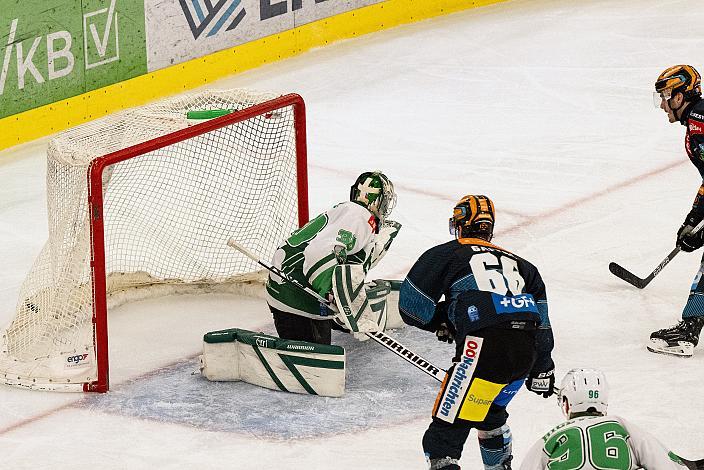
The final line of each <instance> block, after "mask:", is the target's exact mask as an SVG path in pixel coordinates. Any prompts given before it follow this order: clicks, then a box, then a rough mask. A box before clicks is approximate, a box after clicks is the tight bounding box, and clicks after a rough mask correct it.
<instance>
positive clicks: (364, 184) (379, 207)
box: [350, 171, 396, 221]
mask: <svg viewBox="0 0 704 470" xmlns="http://www.w3.org/2000/svg"><path fill="white" fill-rule="evenodd" d="M350 201H352V202H356V203H357V204H361V205H362V206H364V207H366V208H367V209H369V212H371V213H372V214H374V215H375V216H376V218H378V219H379V220H382V221H383V220H384V219H386V217H388V216H389V214H391V211H392V210H393V209H394V207H395V206H396V193H395V192H394V185H393V183H391V180H390V179H389V178H387V177H386V175H385V174H383V173H382V172H380V171H366V172H364V173H362V174H361V175H359V177H357V181H355V182H354V184H353V185H352V187H351V188H350Z"/></svg>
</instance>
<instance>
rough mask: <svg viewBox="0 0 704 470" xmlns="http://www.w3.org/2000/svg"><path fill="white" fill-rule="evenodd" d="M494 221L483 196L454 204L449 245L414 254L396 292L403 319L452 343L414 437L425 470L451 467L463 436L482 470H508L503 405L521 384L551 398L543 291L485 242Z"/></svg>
mask: <svg viewBox="0 0 704 470" xmlns="http://www.w3.org/2000/svg"><path fill="white" fill-rule="evenodd" d="M494 219H495V212H494V204H493V202H492V201H491V200H490V199H489V198H488V197H486V196H479V195H468V196H465V197H464V198H462V200H460V201H459V202H458V203H457V205H456V206H455V207H454V210H453V214H452V217H451V218H450V232H451V233H452V234H453V235H454V236H455V239H454V240H451V241H448V242H446V243H443V244H441V245H438V246H435V247H433V248H430V249H429V250H427V251H426V252H425V253H423V255H421V257H420V258H419V259H418V261H416V263H415V264H414V265H413V267H412V268H411V270H410V271H409V273H408V275H407V276H406V279H405V280H404V282H403V284H402V285H401V292H400V296H399V310H400V312H401V317H402V318H403V320H404V321H405V322H406V323H408V324H410V325H413V326H416V327H418V328H421V329H424V330H427V331H432V332H435V333H436V335H437V336H438V339H441V340H452V339H453V337H454V339H456V342H457V348H456V351H455V357H454V358H453V362H454V365H453V366H452V367H451V368H450V370H449V371H448V374H447V377H446V379H445V381H444V382H443V384H442V386H441V390H440V393H439V394H438V398H437V400H436V404H435V407H434V410H433V420H432V422H431V423H430V426H429V427H428V430H427V431H426V432H425V435H424V436H423V450H424V452H425V454H426V457H427V460H428V463H429V468H430V469H432V470H436V469H443V470H457V469H459V468H460V467H459V459H460V457H461V454H462V449H463V447H464V444H465V441H466V440H467V438H468V436H469V433H470V431H471V430H472V429H476V430H477V433H478V439H479V448H480V451H481V456H482V461H483V463H484V468H485V469H487V470H499V469H501V470H505V469H510V468H511V459H512V455H511V447H512V444H511V442H512V437H511V430H510V428H509V426H508V425H507V424H506V423H507V419H508V413H507V412H506V406H507V405H508V403H509V402H510V401H511V399H512V398H513V397H514V396H515V394H516V393H517V392H518V390H519V389H520V388H521V386H522V385H523V383H524V382H525V383H526V386H527V387H528V389H530V390H531V391H533V392H535V393H538V394H540V395H543V396H544V397H546V398H547V397H549V396H550V395H551V394H552V393H553V385H554V364H553V361H552V358H551V351H552V348H553V336H552V330H551V328H550V322H549V319H548V305H547V297H546V294H545V285H544V284H543V280H542V278H541V276H540V273H539V272H538V269H537V268H536V267H535V266H534V265H533V264H531V263H530V262H528V261H526V260H525V259H523V258H521V257H519V256H517V255H515V254H513V253H511V252H509V251H507V250H505V249H503V248H500V247H498V246H496V245H494V244H493V243H491V240H492V237H493V232H494ZM443 296H444V300H441V298H442V297H443Z"/></svg>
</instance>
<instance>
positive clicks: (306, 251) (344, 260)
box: [266, 171, 401, 344]
mask: <svg viewBox="0 0 704 470" xmlns="http://www.w3.org/2000/svg"><path fill="white" fill-rule="evenodd" d="M395 204H396V193H395V192H394V186H393V184H392V183H391V181H390V180H389V178H387V177H386V175H384V174H383V173H382V172H380V171H370V172H364V173H362V174H361V175H359V177H358V178H357V180H356V181H355V182H354V184H353V185H352V187H351V188H350V200H349V201H346V202H342V203H340V204H337V205H335V206H334V207H333V208H331V209H329V210H328V211H326V212H324V213H322V214H320V215H319V216H317V217H316V218H314V219H313V220H311V221H310V222H308V223H307V224H306V225H304V226H303V227H301V228H300V229H298V230H296V231H295V232H293V233H292V234H291V236H290V237H289V238H287V239H286V240H285V241H284V243H283V244H282V245H281V246H280V247H279V249H278V250H277V251H276V253H275V254H274V257H273V260H272V265H274V266H275V267H277V268H279V269H280V270H281V271H283V272H284V273H286V274H287V275H288V276H290V277H291V278H293V279H295V280H296V281H298V282H300V283H301V284H302V285H303V286H306V287H310V288H312V289H313V290H314V291H316V292H317V293H319V294H320V295H321V296H323V297H325V298H327V299H330V300H331V301H334V303H335V304H336V305H337V310H338V311H339V312H340V313H339V314H335V313H334V312H333V311H331V310H330V309H328V308H327V307H326V306H324V305H321V304H320V302H319V301H318V300H316V299H315V298H314V297H313V296H311V295H308V294H306V293H305V292H303V291H302V290H301V289H300V288H298V287H296V286H294V285H292V284H291V283H288V282H286V281H285V280H283V279H281V278H280V277H279V276H277V275H275V274H273V273H272V274H270V275H269V279H268V281H267V284H266V299H267V303H268V304H269V309H270V310H271V313H272V315H273V317H274V325H275V326H276V331H277V332H278V334H279V336H280V337H281V338H285V339H291V340H300V341H310V342H314V343H320V344H330V341H331V335H330V330H331V328H333V327H334V326H333V322H332V321H331V320H330V318H331V317H332V318H334V319H335V321H336V322H337V323H338V325H341V327H342V328H343V329H345V330H347V331H351V332H353V333H356V332H360V333H364V332H371V331H378V330H383V329H384V326H385V321H386V306H385V305H386V296H387V295H388V293H389V292H390V291H391V289H390V286H389V283H388V282H386V281H375V282H374V283H370V284H365V283H364V278H365V275H366V273H367V271H368V270H369V269H371V268H372V267H374V266H375V265H376V264H377V263H378V262H379V260H381V258H382V257H383V256H384V255H385V254H386V252H387V250H388V249H389V247H390V246H391V242H392V241H393V239H394V238H395V237H396V235H397V234H398V231H399V230H400V228H401V224H399V223H398V222H394V221H392V220H389V219H388V216H389V215H390V214H391V211H392V210H393V208H394V206H395Z"/></svg>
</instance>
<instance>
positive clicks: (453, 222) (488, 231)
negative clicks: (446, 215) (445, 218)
mask: <svg viewBox="0 0 704 470" xmlns="http://www.w3.org/2000/svg"><path fill="white" fill-rule="evenodd" d="M494 220H495V212H494V203H493V202H491V199H489V198H488V197H486V196H481V195H478V196H475V195H472V194H470V195H468V196H465V197H463V198H462V199H460V202H458V203H457V204H456V205H455V208H454V209H453V211H452V217H450V233H451V234H453V235H454V236H455V237H457V238H469V237H478V238H482V239H484V240H486V241H490V240H491V238H492V237H493V235H494Z"/></svg>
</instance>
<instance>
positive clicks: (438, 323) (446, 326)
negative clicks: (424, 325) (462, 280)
mask: <svg viewBox="0 0 704 470" xmlns="http://www.w3.org/2000/svg"><path fill="white" fill-rule="evenodd" d="M447 307H448V303H447V301H445V300H443V301H441V302H438V304H437V305H436V306H435V315H433V320H432V322H431V331H432V330H433V329H434V330H435V336H436V337H437V338H438V341H443V342H445V343H448V344H452V342H453V341H454V339H455V328H454V326H453V325H452V322H450V320H449V319H448V318H447Z"/></svg>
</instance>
